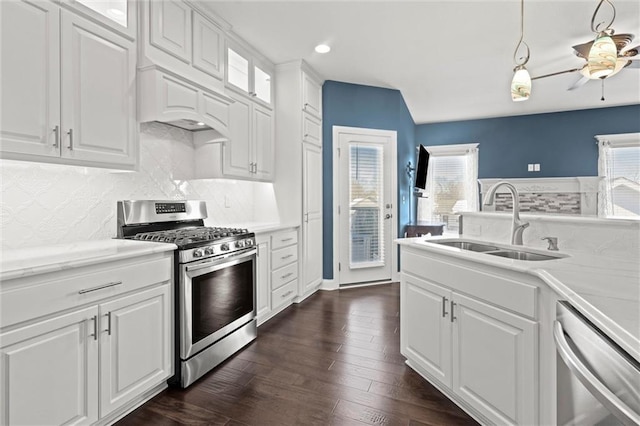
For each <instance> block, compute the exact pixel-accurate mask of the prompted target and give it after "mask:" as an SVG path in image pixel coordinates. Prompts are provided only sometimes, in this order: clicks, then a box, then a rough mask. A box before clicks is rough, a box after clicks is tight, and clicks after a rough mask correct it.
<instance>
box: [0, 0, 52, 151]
mask: <svg viewBox="0 0 640 426" xmlns="http://www.w3.org/2000/svg"><path fill="white" fill-rule="evenodd" d="M59 31H60V8H59V6H57V5H56V4H54V3H52V2H44V1H41V2H37V3H35V2H34V3H30V2H19V1H1V2H0V66H1V68H0V87H1V88H2V96H1V97H0V99H1V101H0V102H1V103H0V113H1V115H0V123H2V129H0V142H1V143H2V151H4V152H6V153H14V154H20V153H23V154H30V155H42V156H53V157H58V156H59V155H60V146H59V136H60V134H59V132H60V128H59V124H60V33H59Z"/></svg>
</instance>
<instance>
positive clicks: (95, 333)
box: [89, 315, 98, 340]
mask: <svg viewBox="0 0 640 426" xmlns="http://www.w3.org/2000/svg"><path fill="white" fill-rule="evenodd" d="M90 320H93V334H90V335H89V336H90V337H93V340H98V316H97V315H94V316H93V318H91V319H90Z"/></svg>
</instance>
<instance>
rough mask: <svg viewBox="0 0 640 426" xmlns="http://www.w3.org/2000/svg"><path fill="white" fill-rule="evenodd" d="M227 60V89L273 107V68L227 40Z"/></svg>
mask: <svg viewBox="0 0 640 426" xmlns="http://www.w3.org/2000/svg"><path fill="white" fill-rule="evenodd" d="M226 58H227V60H226V64H227V66H226V73H225V81H226V85H227V87H228V88H230V89H232V90H234V91H236V92H238V93H241V94H243V95H245V96H249V97H251V98H253V99H254V100H256V101H259V102H260V103H262V104H263V105H265V106H268V107H271V105H272V104H273V99H272V93H273V70H272V69H271V68H272V67H271V66H270V65H268V64H266V63H264V62H263V61H260V59H258V58H257V57H256V56H255V55H252V54H250V53H249V52H248V51H247V50H246V49H243V48H242V47H241V46H240V45H239V44H237V43H235V42H233V41H232V40H227V49H226Z"/></svg>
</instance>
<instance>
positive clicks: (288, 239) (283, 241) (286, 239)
mask: <svg viewBox="0 0 640 426" xmlns="http://www.w3.org/2000/svg"><path fill="white" fill-rule="evenodd" d="M291 240H293V238H284V239H282V240H280V242H282V243H286V242H287V241H291Z"/></svg>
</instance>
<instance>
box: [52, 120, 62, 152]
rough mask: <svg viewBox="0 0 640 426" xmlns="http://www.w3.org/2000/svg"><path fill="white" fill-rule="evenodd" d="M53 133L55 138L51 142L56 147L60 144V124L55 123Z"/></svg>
mask: <svg viewBox="0 0 640 426" xmlns="http://www.w3.org/2000/svg"><path fill="white" fill-rule="evenodd" d="M53 133H55V134H56V138H55V139H54V142H53V147H54V148H57V147H58V146H59V145H60V126H57V125H56V127H54V128H53Z"/></svg>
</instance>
